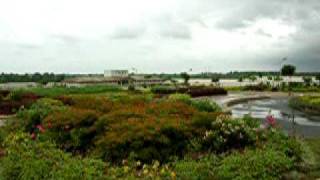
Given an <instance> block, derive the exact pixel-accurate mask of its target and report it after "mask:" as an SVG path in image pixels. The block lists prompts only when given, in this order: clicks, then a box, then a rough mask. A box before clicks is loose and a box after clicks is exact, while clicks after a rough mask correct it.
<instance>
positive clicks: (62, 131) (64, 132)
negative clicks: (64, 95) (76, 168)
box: [43, 107, 98, 151]
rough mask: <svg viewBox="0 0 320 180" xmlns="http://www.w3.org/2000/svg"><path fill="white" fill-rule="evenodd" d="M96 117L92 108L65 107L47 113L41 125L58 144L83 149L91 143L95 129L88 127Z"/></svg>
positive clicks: (67, 148)
mask: <svg viewBox="0 0 320 180" xmlns="http://www.w3.org/2000/svg"><path fill="white" fill-rule="evenodd" d="M97 119H98V116H97V113H96V112H95V111H93V110H84V109H77V108H71V107H68V108H65V109H64V110H63V111H56V112H53V113H51V114H50V115H48V116H47V117H46V118H45V119H44V121H43V125H44V126H45V127H47V131H46V134H48V136H50V138H52V139H53V140H54V141H55V142H56V143H57V144H59V146H61V147H62V148H64V149H66V150H71V151H76V150H78V151H85V150H87V148H88V147H90V145H91V144H92V139H93V138H94V135H95V129H92V128H90V127H91V126H92V125H93V124H94V123H95V122H96V121H97Z"/></svg>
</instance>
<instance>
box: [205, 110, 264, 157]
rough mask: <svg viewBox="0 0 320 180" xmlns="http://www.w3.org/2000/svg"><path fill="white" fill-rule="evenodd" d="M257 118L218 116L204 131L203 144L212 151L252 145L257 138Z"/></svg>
mask: <svg viewBox="0 0 320 180" xmlns="http://www.w3.org/2000/svg"><path fill="white" fill-rule="evenodd" d="M257 128H258V123H257V120H255V119H252V118H249V117H246V118H243V119H232V118H231V117H229V116H219V117H217V119H216V121H214V122H212V127H211V129H210V130H209V131H206V133H205V136H204V138H203V146H204V147H205V148H209V149H211V150H213V151H217V152H224V151H228V150H230V149H233V148H243V147H245V146H248V145H254V144H255V143H256V141H257V139H258V135H259V134H257V132H256V129H257Z"/></svg>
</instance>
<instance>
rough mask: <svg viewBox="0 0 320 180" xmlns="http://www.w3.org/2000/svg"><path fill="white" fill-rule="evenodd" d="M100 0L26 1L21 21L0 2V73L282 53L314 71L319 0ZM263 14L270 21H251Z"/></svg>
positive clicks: (146, 68) (269, 59) (254, 59)
mask: <svg viewBox="0 0 320 180" xmlns="http://www.w3.org/2000/svg"><path fill="white" fill-rule="evenodd" d="M43 1H46V2H49V1H48V0H43ZM74 2H75V3H78V2H77V1H75V0H74ZM124 2H126V1H124V0H121V3H124ZM8 3H9V2H8ZM99 3H102V5H99V6H98V5H95V4H99ZM99 3H98V1H95V0H93V2H90V3H89V4H86V3H80V2H79V4H77V6H74V5H72V6H71V5H70V6H69V7H67V5H66V6H63V5H65V4H61V3H59V2H56V3H54V2H51V5H52V6H54V7H55V8H52V9H47V10H46V11H41V12H36V11H37V10H38V9H41V8H37V6H36V2H35V1H33V0H31V1H30V2H28V4H29V6H30V7H28V8H26V10H25V11H26V12H21V14H25V16H26V17H25V18H23V19H22V18H21V17H20V18H21V19H20V20H19V17H15V18H12V17H13V16H12V14H11V13H10V12H11V11H4V9H1V7H0V27H1V28H0V62H1V67H0V72H1V71H10V72H11V71H16V72H25V71H29V72H30V71H57V72H61V71H62V72H63V71H64V72H102V71H103V69H105V68H131V67H136V68H138V69H140V70H141V71H143V72H165V71H170V72H174V71H176V72H177V71H178V72H179V71H185V69H189V68H190V67H194V68H193V69H194V70H195V72H196V71H202V70H204V69H205V67H211V68H210V70H212V71H230V70H252V69H257V70H278V69H279V60H280V59H281V58H282V57H284V56H288V57H289V61H288V63H293V64H295V65H297V66H298V70H300V71H306V70H313V71H319V70H320V53H319V52H320V49H319V42H320V31H319V29H320V15H319V12H320V1H318V0H308V1H300V0H281V1H279V0H269V1H257V0H243V1H234V0H225V1H220V0H201V1H194V0H170V1H169V0H168V1H166V0H164V1H161V2H160V1H159V2H157V3H159V4H156V5H153V4H154V2H152V3H150V1H147V0H141V1H137V2H135V3H132V4H131V6H134V7H131V6H126V7H124V6H122V5H121V3H119V4H118V5H117V6H115V7H112V6H113V3H106V2H99ZM104 3H106V4H104ZM126 3H129V1H127V2H126ZM146 4H147V5H146ZM88 5H90V8H88ZM103 5H104V6H103ZM91 6H92V7H91ZM144 6H146V7H144ZM8 7H9V6H8ZM12 7H15V6H14V4H13V6H12ZM50 7H51V6H50ZM66 7H67V9H65V10H64V9H63V8H66ZM93 7H95V8H93ZM60 8H62V9H60ZM53 9H60V10H61V11H59V12H60V13H62V14H61V15H60V14H59V15H56V14H57V13H56V11H54V10H53ZM71 9H72V10H73V12H74V14H73V15H70V10H71ZM21 11H24V9H21ZM84 11H85V12H88V13H87V14H86V15H85V16H84V15H83V12H84ZM27 12H30V13H27ZM32 12H36V13H34V16H33V15H32V14H33V13H32ZM63 12H65V13H63ZM39 13H41V14H42V16H41V17H39V16H38V14H39ZM53 15H54V16H53ZM52 17H54V18H52ZM263 20H269V21H271V22H277V23H274V24H271V26H270V27H271V28H270V27H269V29H268V28H263V27H264V26H263V25H266V26H267V25H270V24H268V22H265V23H266V24H260V25H259V26H257V24H258V23H261V22H262V23H264V21H263ZM25 21H26V22H25ZM4 22H5V23H4ZM25 24H30V26H25ZM277 24H279V26H277ZM292 29H293V30H292ZM289 31H290V32H289ZM106 37H107V38H106ZM12 62H13V63H12ZM17 64H18V65H17Z"/></svg>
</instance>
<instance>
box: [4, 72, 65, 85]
mask: <svg viewBox="0 0 320 180" xmlns="http://www.w3.org/2000/svg"><path fill="white" fill-rule="evenodd" d="M64 78H65V75H63V74H53V73H43V74H40V73H34V74H4V73H1V74H0V83H7V82H39V83H43V84H45V83H47V82H61V81H62V80H64Z"/></svg>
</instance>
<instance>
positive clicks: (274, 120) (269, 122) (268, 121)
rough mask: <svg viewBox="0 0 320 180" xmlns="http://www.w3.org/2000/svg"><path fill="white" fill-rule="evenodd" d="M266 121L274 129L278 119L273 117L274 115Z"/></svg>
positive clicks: (269, 116)
mask: <svg viewBox="0 0 320 180" xmlns="http://www.w3.org/2000/svg"><path fill="white" fill-rule="evenodd" d="M266 120H267V124H268V125H270V126H272V127H275V125H276V119H275V118H274V117H273V116H272V115H268V116H267V117H266Z"/></svg>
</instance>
